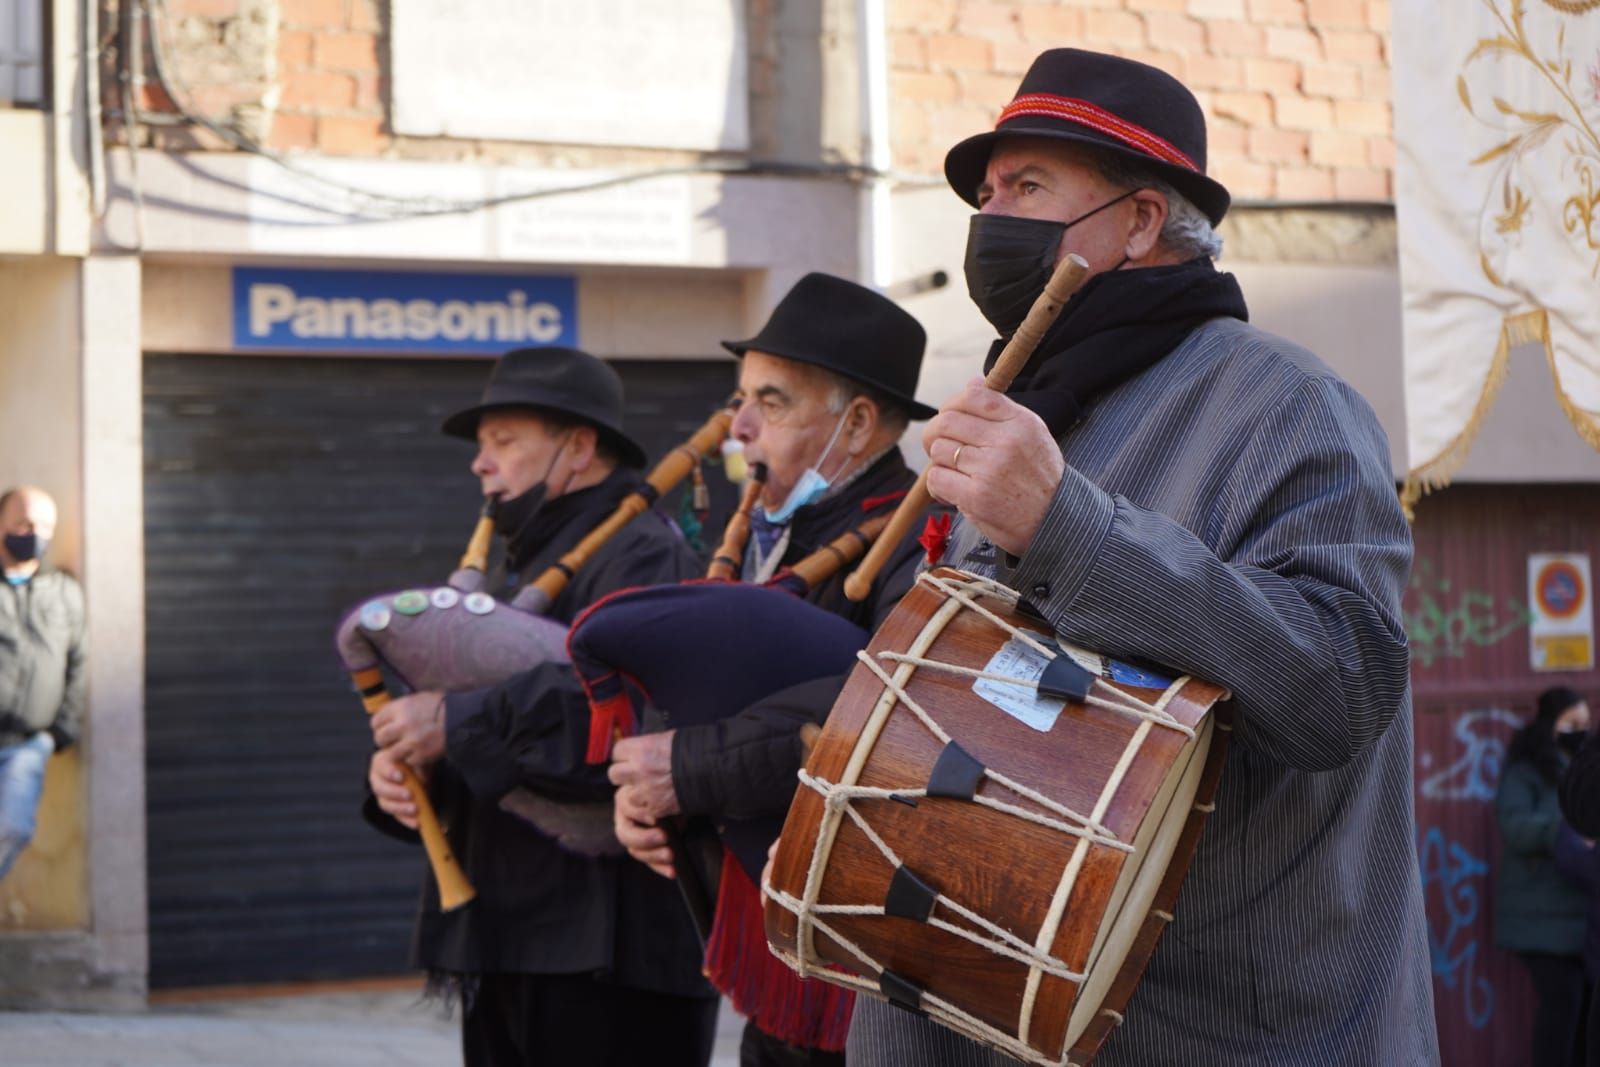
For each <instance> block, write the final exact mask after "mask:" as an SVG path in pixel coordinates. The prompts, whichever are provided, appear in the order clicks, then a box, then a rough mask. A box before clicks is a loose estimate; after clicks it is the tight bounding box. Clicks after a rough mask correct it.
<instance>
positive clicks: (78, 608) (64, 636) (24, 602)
mask: <svg viewBox="0 0 1600 1067" xmlns="http://www.w3.org/2000/svg"><path fill="white" fill-rule="evenodd" d="M83 634H84V621H83V589H82V588H81V587H80V586H79V585H78V583H77V581H76V580H74V579H73V577H72V576H71V575H69V574H67V573H65V572H64V571H59V570H57V569H56V568H54V567H49V566H41V567H40V568H39V570H38V571H37V572H36V573H35V574H34V576H33V577H32V578H30V579H29V580H28V581H26V582H23V583H22V584H21V585H12V584H11V583H10V582H5V581H0V747H4V746H8V745H15V744H19V743H20V742H22V741H25V740H27V739H28V738H29V737H31V736H32V735H34V734H36V733H39V732H41V731H49V733H50V736H51V737H52V738H54V739H55V743H56V750H57V751H60V750H61V749H63V748H66V747H67V746H68V745H70V744H72V742H74V741H76V740H77V738H78V730H79V728H80V727H81V726H82V724H83V708H84V682H85V678H86V675H85V664H84V637H83Z"/></svg>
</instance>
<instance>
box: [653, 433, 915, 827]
mask: <svg viewBox="0 0 1600 1067" xmlns="http://www.w3.org/2000/svg"><path fill="white" fill-rule="evenodd" d="M913 481H915V475H914V474H912V472H911V470H910V469H909V468H908V467H907V466H906V464H905V460H904V458H902V456H901V455H900V450H899V449H898V448H895V449H891V450H890V451H889V453H888V454H887V455H885V456H884V457H883V458H882V459H880V460H878V461H877V462H876V463H875V464H873V466H872V467H871V469H869V470H868V471H866V472H865V473H864V474H863V475H862V476H861V477H859V478H857V479H856V480H855V481H853V482H851V483H850V484H849V485H847V486H845V487H844V489H843V490H841V491H840V493H839V494H838V495H837V496H835V497H828V498H826V499H824V500H821V501H819V502H818V503H816V504H813V505H810V506H808V507H804V508H801V509H799V510H798V511H797V512H795V516H794V520H793V522H792V524H791V532H790V535H789V547H788V550H787V551H786V552H785V553H784V558H783V562H784V564H785V565H789V564H793V563H795V562H797V561H799V560H800V559H803V558H804V557H806V556H808V555H810V554H811V553H812V552H813V551H815V550H816V549H817V548H819V547H821V546H822V545H824V544H827V543H828V542H829V541H831V540H833V539H834V538H835V537H837V536H839V535H840V534H842V533H844V532H845V531H847V530H851V529H854V528H855V527H856V526H859V525H860V524H861V522H862V521H863V520H864V519H866V518H868V517H869V516H871V515H876V514H879V513H881V512H884V511H892V510H893V509H894V508H895V507H896V506H898V505H899V503H900V497H901V496H902V495H903V494H904V492H905V490H907V489H909V488H910V487H911V483H912V482H913ZM922 529H923V524H922V523H921V522H918V523H917V524H916V525H914V526H913V527H912V530H911V532H910V534H909V535H908V536H907V538H906V540H905V541H904V542H902V543H901V544H900V545H899V546H898V547H897V548H896V550H895V552H894V554H893V555H892V556H891V557H890V559H889V562H888V564H887V565H886V566H885V567H884V568H883V570H882V571H880V572H879V574H878V577H877V579H876V580H875V581H874V582H873V585H872V591H871V592H870V593H869V595H868V596H867V597H866V598H865V599H863V600H862V601H861V602H860V603H853V602H852V601H850V600H849V599H847V598H846V597H845V595H844V574H842V573H841V574H836V575H834V576H833V577H832V578H831V579H829V580H828V581H826V582H824V583H822V584H821V585H819V586H818V587H817V588H815V589H813V590H811V592H810V594H809V595H807V597H806V599H807V600H809V601H810V602H811V603H813V604H815V605H817V606H818V607H821V608H824V609H826V610H827V611H830V612H832V613H834V614H836V615H838V616H840V617H842V618H845V619H849V620H850V621H851V622H854V623H855V624H857V625H858V626H860V627H862V628H863V629H865V630H866V631H868V632H869V633H870V632H872V631H873V630H875V629H877V627H878V624H879V623H881V622H882V621H883V619H884V617H885V616H887V615H888V614H889V612H890V611H891V610H893V608H894V606H895V604H897V603H899V601H900V598H901V597H903V596H904V595H905V594H906V591H907V590H909V589H910V588H911V584H912V582H914V581H915V580H916V576H917V568H918V565H919V564H920V562H921V560H922V559H923V556H924V551H923V549H922V546H921V545H920V544H919V543H918V541H917V538H918V537H919V536H920V535H921V533H922ZM843 687H844V676H842V675H837V676H833V677H828V678H819V679H817V680H816V681H814V682H805V683H803V684H801V685H797V686H793V687H791V688H789V689H785V690H782V691H780V692H777V693H774V694H773V695H772V696H771V697H769V698H767V699H766V700H763V701H762V702H760V703H759V704H755V705H752V706H751V707H749V708H747V709H745V710H744V711H742V712H740V713H739V714H738V715H735V716H733V717H732V718H729V719H725V720H723V721H722V722H719V723H715V724H711V725H706V726H694V727H686V728H683V729H680V730H678V731H677V733H676V734H674V735H673V740H672V785H673V789H674V790H675V791H676V792H677V794H678V803H679V805H680V806H681V807H682V809H683V811H684V813H685V814H686V815H707V816H711V817H712V818H720V817H724V816H726V817H732V818H741V819H743V818H757V817H760V816H770V815H781V814H782V813H783V812H784V811H785V810H787V808H788V807H789V801H790V800H791V799H793V797H794V790H795V778H796V775H797V774H798V773H799V771H800V768H801V766H802V765H803V764H804V762H805V761H804V749H803V747H802V744H801V740H800V728H801V727H802V726H803V725H804V724H806V723H808V722H815V723H820V722H822V721H823V720H824V719H826V718H827V716H828V712H829V711H830V710H831V709H832V708H833V702H834V700H835V699H837V697H838V696H839V691H840V689H842V688H843Z"/></svg>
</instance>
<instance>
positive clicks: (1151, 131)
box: [944, 48, 1229, 225]
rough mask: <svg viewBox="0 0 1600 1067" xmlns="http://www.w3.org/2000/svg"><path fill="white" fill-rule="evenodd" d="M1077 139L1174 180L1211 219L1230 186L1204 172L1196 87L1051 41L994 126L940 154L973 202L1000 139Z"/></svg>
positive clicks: (1218, 216)
mask: <svg viewBox="0 0 1600 1067" xmlns="http://www.w3.org/2000/svg"><path fill="white" fill-rule="evenodd" d="M1013 137H1042V138H1046V139H1048V140H1056V141H1075V142H1078V143H1080V144H1086V145H1092V146H1094V147H1095V148H1098V149H1101V150H1105V151H1109V152H1111V153H1113V154H1114V155H1118V156H1123V157H1126V158H1127V159H1128V160H1130V161H1132V162H1136V163H1138V164H1139V165H1140V166H1142V167H1144V168H1146V169H1148V170H1149V171H1150V172H1151V173H1153V174H1154V175H1156V176H1157V177H1159V178H1161V179H1162V180H1163V181H1165V182H1167V183H1169V184H1170V185H1172V186H1173V187H1174V188H1175V189H1177V190H1178V191H1179V192H1180V193H1182V194H1183V195H1184V196H1186V197H1188V198H1189V200H1190V201H1191V202H1192V203H1193V204H1194V205H1195V207H1197V208H1199V209H1200V210H1201V211H1203V212H1204V213H1205V215H1206V217H1207V218H1208V219H1210V220H1211V223H1212V225H1215V224H1217V223H1218V222H1221V221H1222V216H1223V215H1225V214H1227V212H1228V202H1229V196H1228V190H1226V189H1224V188H1223V187H1222V185H1221V183H1219V182H1216V181H1213V180H1212V179H1210V178H1208V177H1206V120H1205V115H1204V114H1203V113H1202V112H1201V110H1200V104H1199V102H1198V101H1197V100H1195V98H1194V94H1193V93H1191V92H1190V91H1189V90H1188V89H1187V88H1185V87H1184V85H1183V83H1182V82H1180V81H1178V79H1176V78H1174V77H1173V76H1172V75H1170V74H1168V73H1166V72H1165V71H1163V70H1159V69H1157V68H1155V67H1152V66H1149V65H1147V64H1144V63H1137V62H1135V61H1133V60H1131V59H1123V58H1121V57H1120V56H1108V55H1104V54H1102V53H1099V52H1085V51H1083V50H1081V49H1077V48H1053V49H1051V50H1050V51H1048V52H1045V53H1044V54H1043V55H1041V56H1040V57H1039V58H1038V59H1036V60H1034V61H1033V66H1031V67H1029V68H1028V73H1027V74H1025V75H1023V78H1022V86H1021V87H1020V88H1019V89H1018V90H1017V95H1016V97H1015V98H1014V99H1013V100H1012V101H1011V103H1009V104H1007V105H1006V107H1005V110H1003V111H1002V112H1000V120H999V122H997V123H996V124H995V128H994V130H993V132H990V133H980V134H978V135H977V136H975V137H968V138H967V139H966V140H965V141H962V142H961V143H960V144H958V145H956V146H955V147H954V148H952V149H951V150H950V152H949V154H948V155H946V156H945V157H944V176H945V178H946V179H947V180H948V181H949V182H950V187H951V188H952V189H954V190H955V191H956V195H957V196H959V197H961V199H963V200H965V201H966V202H967V203H969V204H971V205H972V206H974V207H977V206H978V186H979V184H980V183H982V181H983V178H984V172H985V170H986V169H987V168H988V166H989V155H990V153H991V152H993V151H994V147H995V145H996V144H997V143H999V142H1000V141H1001V140H1002V139H1009V138H1013Z"/></svg>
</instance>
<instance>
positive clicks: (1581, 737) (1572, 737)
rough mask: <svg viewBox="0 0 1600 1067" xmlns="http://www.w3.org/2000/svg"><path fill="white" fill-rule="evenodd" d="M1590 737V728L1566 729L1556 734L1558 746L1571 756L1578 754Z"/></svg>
mask: <svg viewBox="0 0 1600 1067" xmlns="http://www.w3.org/2000/svg"><path fill="white" fill-rule="evenodd" d="M1588 737H1589V731H1588V730H1564V731H1562V732H1561V733H1559V734H1556V747H1557V748H1559V749H1560V750H1561V751H1563V752H1565V753H1566V754H1567V755H1569V756H1576V755H1577V754H1578V749H1580V748H1582V747H1583V743H1584V741H1586V740H1588Z"/></svg>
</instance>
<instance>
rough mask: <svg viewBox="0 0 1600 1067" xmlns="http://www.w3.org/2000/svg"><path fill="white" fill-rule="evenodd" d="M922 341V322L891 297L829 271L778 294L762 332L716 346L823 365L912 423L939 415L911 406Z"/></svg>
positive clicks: (925, 407) (924, 341)
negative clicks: (879, 396) (892, 405)
mask: <svg viewBox="0 0 1600 1067" xmlns="http://www.w3.org/2000/svg"><path fill="white" fill-rule="evenodd" d="M927 343H928V335H927V333H926V332H925V331H924V330H923V329H922V324H921V323H919V322H918V321H917V320H916V319H914V318H912V317H911V316H910V315H909V314H907V313H906V312H905V310H903V309H902V308H901V307H900V306H899V305H898V304H896V303H895V302H894V301H893V300H890V299H889V298H888V297H886V296H883V295H882V294H880V293H876V292H873V291H872V290H871V289H868V288H865V287H864V286H860V285H857V284H856V283H855V282H847V281H845V280H844V279H843V278H835V277H834V276H833V275H831V274H818V273H811V274H807V275H806V276H805V277H804V278H801V279H800V280H799V281H797V282H795V283H794V288H792V289H790V290H789V291H788V292H787V293H785V294H784V295H783V299H782V300H780V301H778V306H777V307H775V308H773V309H772V314H771V316H769V317H768V319H767V324H766V325H765V326H763V327H761V332H760V333H758V334H756V335H755V336H754V337H752V338H750V339H749V340H748V341H724V342H722V347H724V348H726V349H727V350H728V351H729V352H732V353H733V354H734V355H736V356H742V355H744V354H745V353H746V352H748V351H750V350H751V349H752V348H753V349H755V350H756V351H757V352H765V353H767V354H768V355H773V356H781V357H782V358H784V359H792V360H794V361H795V362H797V363H810V364H812V365H813V366H817V367H822V368H824V369H826V370H830V371H832V372H833V373H835V374H837V375H840V376H841V377H844V378H849V379H850V380H851V381H855V382H860V383H862V384H863V385H869V386H871V387H872V388H874V389H876V390H878V391H879V392H881V393H883V394H884V395H885V396H887V397H889V398H890V399H892V400H894V401H895V402H896V403H898V404H900V405H901V406H903V407H904V408H905V409H906V412H907V413H908V414H909V415H910V416H911V417H912V418H913V419H931V418H933V416H934V415H936V414H938V412H937V410H936V409H934V408H930V407H929V406H928V405H926V404H919V403H917V401H916V392H917V375H918V373H919V372H920V371H921V370H922V350H923V348H924V347H925V346H926V345H927Z"/></svg>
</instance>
